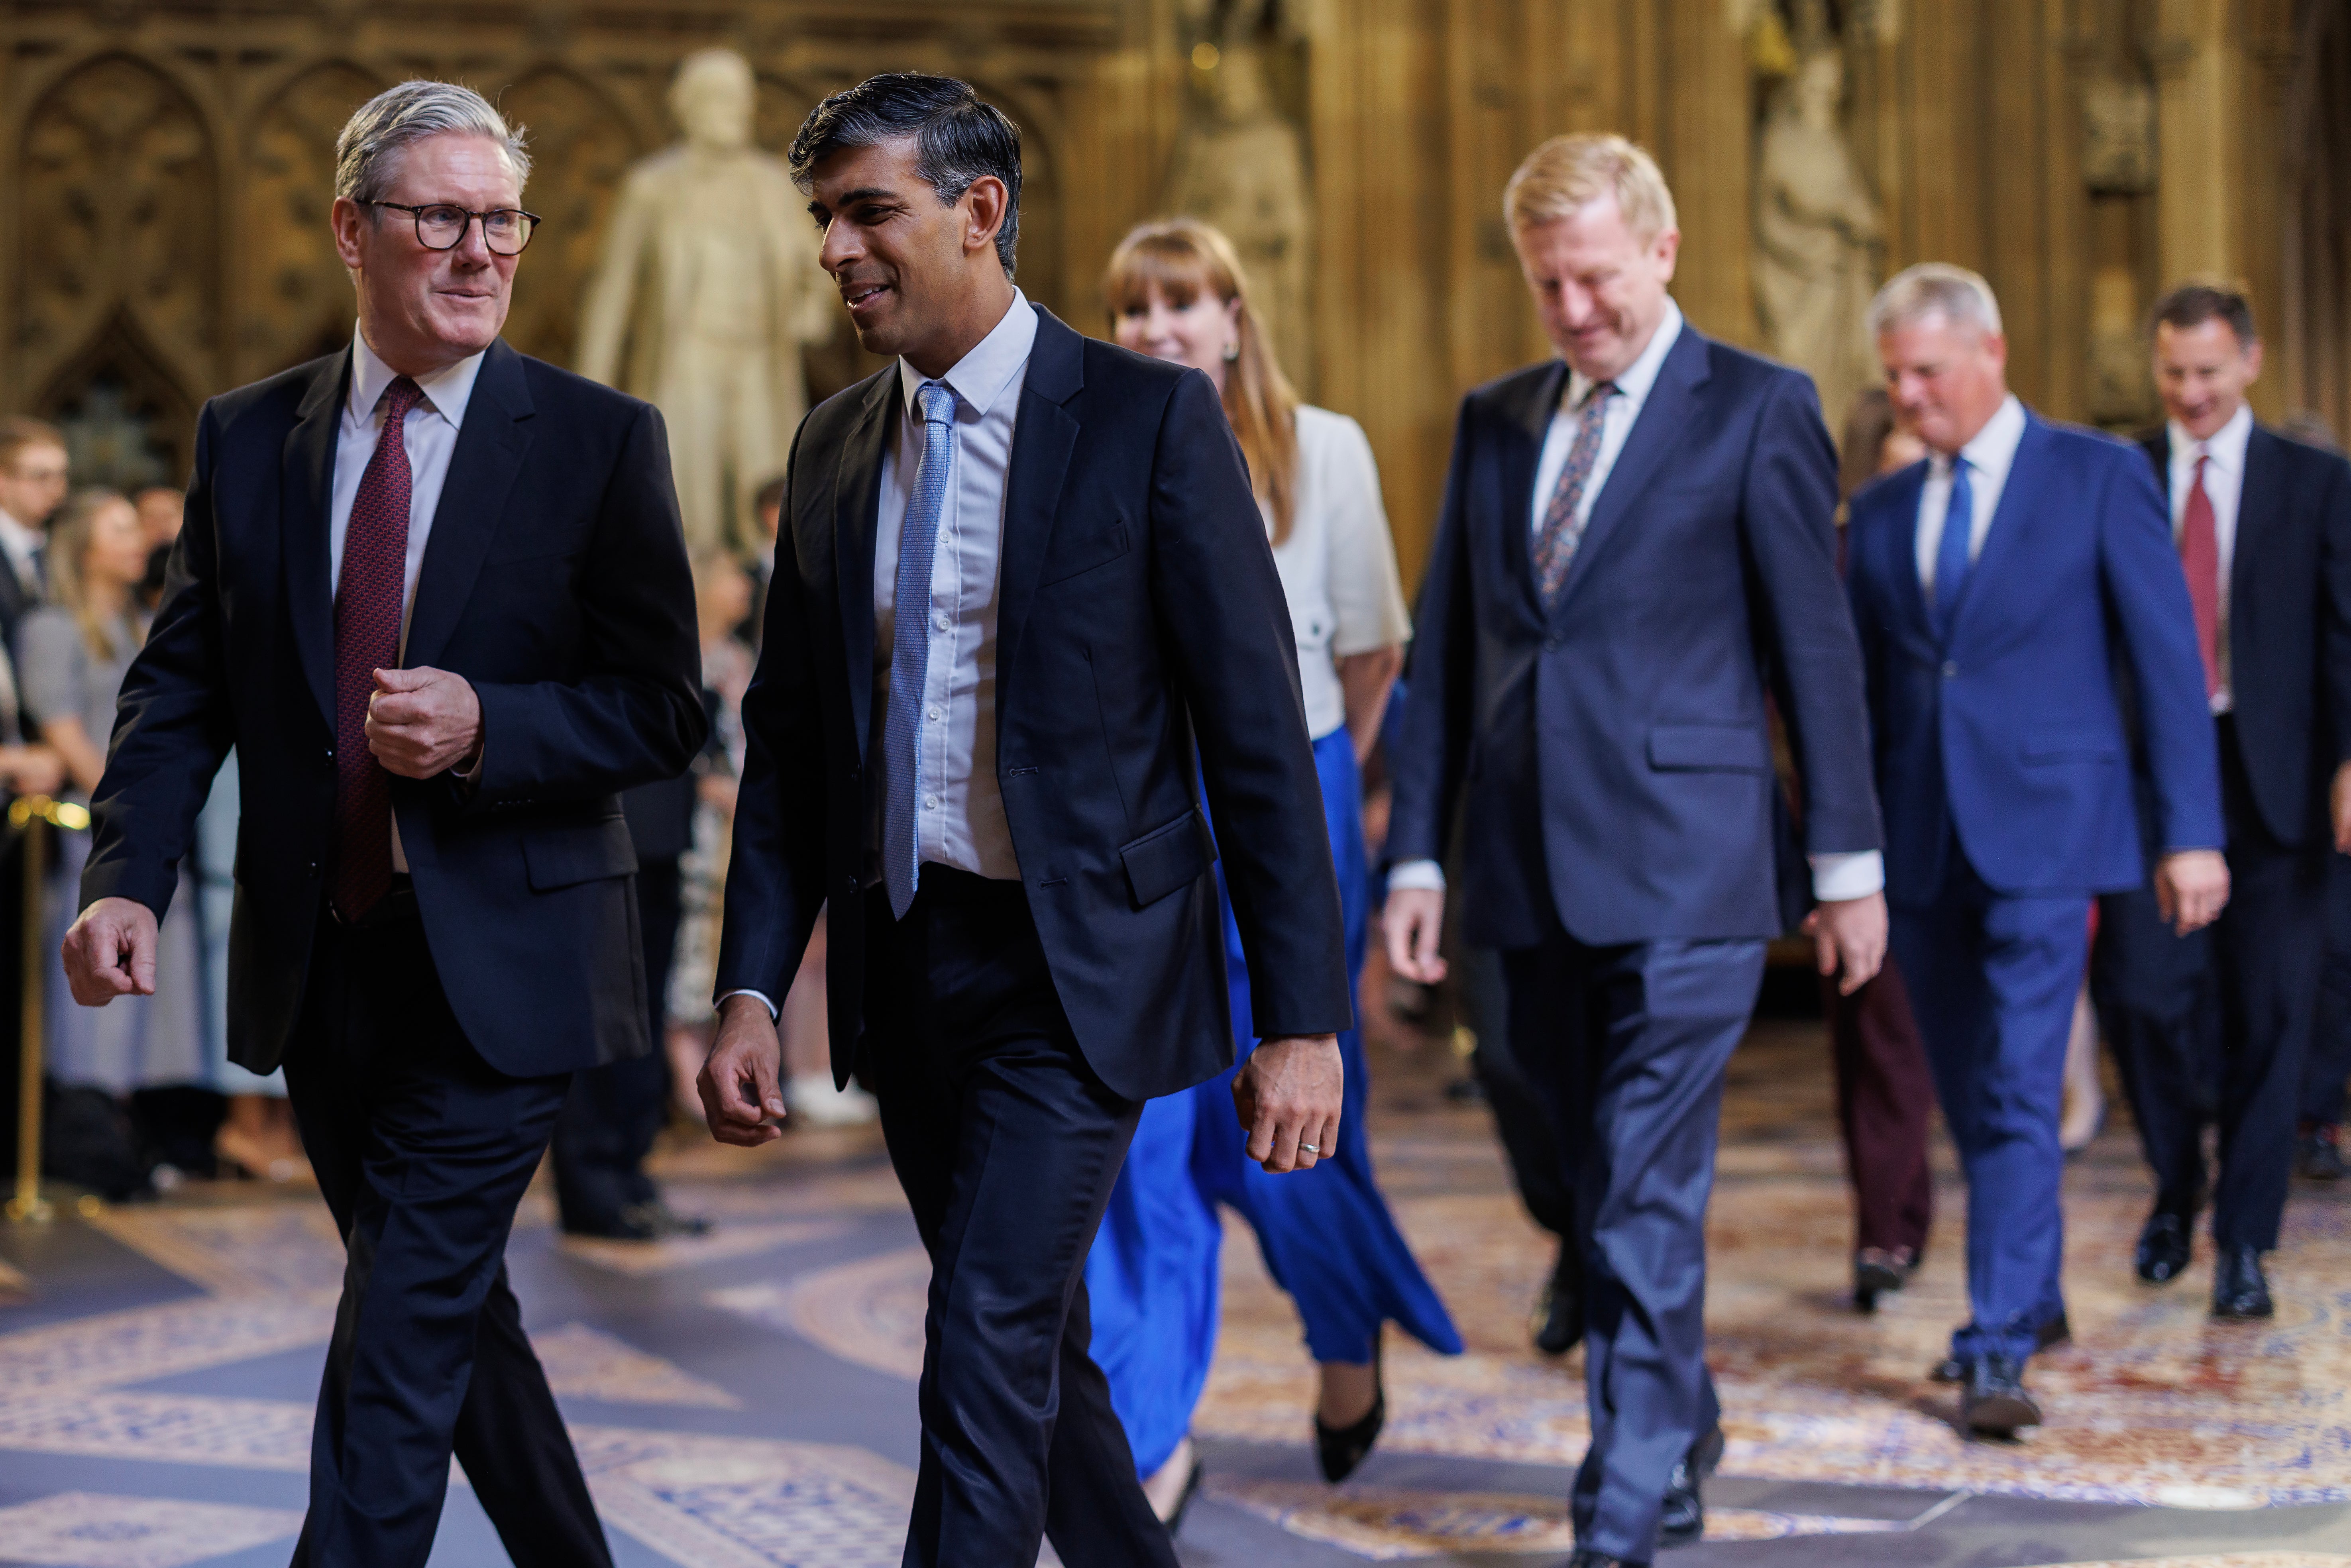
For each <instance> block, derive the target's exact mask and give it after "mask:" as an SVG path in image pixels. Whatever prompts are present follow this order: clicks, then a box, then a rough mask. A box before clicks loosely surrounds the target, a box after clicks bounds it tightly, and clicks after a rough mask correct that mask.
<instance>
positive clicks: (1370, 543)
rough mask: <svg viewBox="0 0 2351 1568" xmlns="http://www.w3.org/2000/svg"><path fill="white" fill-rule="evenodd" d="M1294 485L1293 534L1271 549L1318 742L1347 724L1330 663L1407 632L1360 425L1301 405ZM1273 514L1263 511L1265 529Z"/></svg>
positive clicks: (1391, 546) (1393, 642) (1375, 471)
mask: <svg viewBox="0 0 2351 1568" xmlns="http://www.w3.org/2000/svg"><path fill="white" fill-rule="evenodd" d="M1297 418H1298V492H1297V504H1296V506H1295V507H1293V508H1292V511H1291V515H1290V537H1289V538H1285V539H1283V540H1282V541H1281V542H1280V544H1278V545H1276V546H1274V547H1273V565H1274V570H1277V571H1279V572H1280V574H1281V593H1282V597H1283V598H1284V599H1286V600H1287V601H1289V603H1290V635H1291V637H1292V639H1293V640H1294V641H1295V642H1296V643H1297V644H1298V681H1299V686H1300V689H1301V691H1303V692H1304V694H1305V696H1306V733H1307V734H1308V735H1310V736H1311V737H1314V738H1315V739H1317V740H1320V739H1322V737H1324V736H1326V735H1329V734H1330V733H1331V732H1332V730H1334V729H1337V728H1339V727H1342V726H1343V725H1344V724H1345V723H1346V722H1347V695H1346V692H1345V690H1344V689H1343V687H1342V686H1341V685H1340V684H1339V672H1338V668H1337V665H1336V664H1335V663H1334V661H1336V660H1339V659H1344V658H1347V657H1349V656H1350V655H1352V654H1355V653H1373V652H1374V651H1376V650H1378V649H1381V648H1391V647H1395V646H1397V645H1399V644H1401V643H1403V642H1404V641H1405V638H1407V637H1409V636H1411V635H1412V616H1411V613H1410V612H1408V611H1406V610H1405V603H1404V585H1403V584H1402V582H1400V581H1399V580H1397V577H1396V562H1395V543H1394V541H1393V540H1391V539H1390V538H1389V537H1388V515H1387V509H1386V508H1385V507H1384V506H1383V505H1382V504H1381V502H1380V471H1379V466H1378V465H1377V464H1375V463H1374V461H1373V460H1372V444H1371V442H1370V441H1368V440H1366V439H1365V438H1364V427H1363V426H1362V425H1360V424H1357V423H1355V422H1354V421H1353V420H1352V419H1349V418H1348V417H1347V416H1346V415H1345V414H1343V413H1332V412H1331V411H1330V410H1328V409H1322V408H1311V407H1305V406H1301V408H1300V409H1299V410H1298V415H1297ZM1272 533H1273V514H1272V513H1271V512H1270V511H1268V512H1267V513H1266V534H1267V537H1269V538H1270V537H1271V536H1272Z"/></svg>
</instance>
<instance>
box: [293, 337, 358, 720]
mask: <svg viewBox="0 0 2351 1568" xmlns="http://www.w3.org/2000/svg"><path fill="white" fill-rule="evenodd" d="M350 375H351V350H349V349H345V350H343V351H342V352H341V353H340V354H337V355H335V356H334V357H333V358H331V359H329V360H328V361H326V362H325V363H324V364H323V365H321V366H320V367H319V374H318V377H317V379H316V380H314V381H313V382H311V383H310V390H309V391H308V392H306V393H304V394H303V397H302V402H301V403H300V405H299V406H298V408H297V410H296V411H295V424H294V428H293V429H292V430H290V431H288V432H287V435H286V444H285V446H284V448H283V449H282V452H281V455H280V463H279V471H278V484H277V507H278V511H277V520H278V536H279V538H281V539H282V540H283V541H284V559H285V562H286V612H287V617H288V618H289V619H290V620H291V621H292V622H293V623H294V646H295V649H296V650H297V652H298V653H299V655H300V657H301V660H302V674H304V675H305V676H306V677H307V678H308V681H309V683H310V695H312V696H314V697H316V698H317V699H318V701H319V716H320V717H322V718H324V719H325V720H326V721H327V728H328V730H329V733H332V731H333V729H334V727H335V628H334V585H333V584H332V583H330V582H329V580H328V575H327V573H328V551H327V528H328V517H327V513H328V509H329V502H330V499H331V494H330V490H329V486H331V484H332V483H333V476H334V472H335V440H336V436H337V435H338V434H339V433H340V430H341V427H342V415H343V402H344V399H345V396H346V395H347V394H346V391H345V389H347V388H348V387H349V386H350Z"/></svg>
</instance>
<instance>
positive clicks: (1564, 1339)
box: [1534, 1241, 1583, 1355]
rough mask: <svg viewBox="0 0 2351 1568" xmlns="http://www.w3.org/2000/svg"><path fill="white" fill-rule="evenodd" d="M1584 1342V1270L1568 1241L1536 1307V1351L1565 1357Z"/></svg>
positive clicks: (1561, 1244)
mask: <svg viewBox="0 0 2351 1568" xmlns="http://www.w3.org/2000/svg"><path fill="white" fill-rule="evenodd" d="M1582 1339H1583V1270H1582V1269H1581V1268H1580V1267H1578V1266H1577V1263H1576V1258H1575V1254H1574V1253H1573V1251H1571V1250H1570V1249H1569V1248H1568V1244H1567V1243H1566V1242H1564V1241H1562V1242H1561V1243H1560V1244H1559V1261H1558V1262H1556V1263H1554V1264H1552V1270H1551V1280H1550V1281H1549V1282H1548V1283H1546V1284H1545V1285H1544V1286H1543V1293H1542V1299H1541V1301H1537V1302H1536V1303H1535V1313H1534V1341H1535V1348H1536V1349H1537V1350H1539V1351H1541V1352H1542V1353H1543V1354H1545V1355H1565V1354H1567V1353H1568V1352H1569V1351H1571V1350H1573V1349H1574V1348H1575V1347H1576V1344H1577V1343H1579V1342H1580V1341H1582Z"/></svg>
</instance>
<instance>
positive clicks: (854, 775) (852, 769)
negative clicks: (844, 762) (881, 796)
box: [849, 762, 865, 784]
mask: <svg viewBox="0 0 2351 1568" xmlns="http://www.w3.org/2000/svg"><path fill="white" fill-rule="evenodd" d="M864 777H865V769H863V768H860V767H859V766H857V764H855V763H854V762H852V763H851V764H850V765H849V781H850V782H851V783H852V784H854V783H856V782H857V781H858V780H859V779H862V778H864Z"/></svg>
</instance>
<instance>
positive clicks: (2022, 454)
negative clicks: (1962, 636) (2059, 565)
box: [1946, 409, 2049, 643]
mask: <svg viewBox="0 0 2351 1568" xmlns="http://www.w3.org/2000/svg"><path fill="white" fill-rule="evenodd" d="M2048 445H2049V427H2048V426H2046V425H2044V424H2043V423H2041V420H2040V417H2039V416H2038V415H2036V414H2034V413H2032V411H2031V410H2029V409H2028V410H2027V411H2026V412H2025V415H2024V434H2023V435H2022V437H2021V438H2019V440H2018V441H2017V444H2016V455H2015V457H2013V458H2012V459H2011V460H2010V462H2009V465H2008V478H2007V480H2006V481H2005V482H2004V483H2002V484H2001V487H2000V504H1999V505H1998V506H1996V507H1993V508H1992V513H1991V528H1989V529H1987V530H1986V531H1985V534H1984V542H1983V551H1982V553H1981V554H1980V555H1979V556H1977V557H1976V563H1975V565H1974V566H1973V567H1971V568H1970V569H1969V571H1968V579H1967V580H1966V581H1965V582H1963V583H1961V584H1960V585H1959V602H1958V603H1957V604H1954V605H1953V606H1951V624H1950V626H1949V628H1948V631H1949V633H1950V635H1949V638H1948V639H1946V641H1947V642H1949V643H1957V641H1958V639H1959V628H1960V627H1961V626H1962V625H1964V624H1966V622H1967V621H1968V618H1969V611H1970V608H1971V607H1972V606H1974V605H1976V604H1978V603H1980V602H1981V601H1984V600H1986V599H1988V598H1989V597H1990V596H1991V593H1992V592H1993V591H1994V590H1993V589H1990V588H1986V587H1985V586H1984V584H1985V582H1986V581H1987V580H1991V579H1994V578H1996V577H1997V575H1998V574H1999V573H2000V572H2001V571H2002V570H2006V563H2007V561H2008V559H2009V558H2010V557H2011V556H2012V555H2014V554H2015V553H2016V552H2017V551H2018V550H2019V549H2022V548H2023V546H2022V544H2021V543H2020V542H2019V541H2020V540H2021V538H2022V536H2023V535H2024V534H2026V533H2028V532H2030V531H2031V528H2032V507H2031V506H2030V505H2029V504H2028V503H2027V502H2025V501H2023V500H2022V499H2020V498H2019V497H2024V496H2030V495H2032V494H2035V493H2036V486H2039V485H2040V484H2041V482H2042V478H2043V474H2042V468H2043V464H2044V462H2045V460H2046V458H2047V452H2048Z"/></svg>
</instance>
